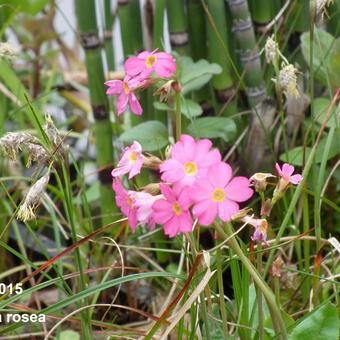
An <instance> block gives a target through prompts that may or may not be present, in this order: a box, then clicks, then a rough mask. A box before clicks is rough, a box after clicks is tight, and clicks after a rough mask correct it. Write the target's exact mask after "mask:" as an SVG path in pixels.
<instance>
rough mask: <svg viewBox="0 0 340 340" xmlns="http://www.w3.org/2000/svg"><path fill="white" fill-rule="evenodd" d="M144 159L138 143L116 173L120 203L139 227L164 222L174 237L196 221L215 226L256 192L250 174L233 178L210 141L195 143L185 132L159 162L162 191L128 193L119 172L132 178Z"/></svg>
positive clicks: (116, 190) (236, 210)
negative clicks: (216, 222) (249, 177)
mask: <svg viewBox="0 0 340 340" xmlns="http://www.w3.org/2000/svg"><path fill="white" fill-rule="evenodd" d="M154 158H155V157H154ZM143 159H147V157H145V156H143V155H142V149H141V146H140V144H139V143H138V142H134V143H133V144H132V145H131V146H130V147H127V148H126V149H125V150H124V151H123V154H122V157H121V160H120V161H119V163H118V166H117V168H116V169H114V170H113V171H112V176H113V186H112V187H113V190H114V191H115V193H116V203H117V205H118V207H119V208H120V209H121V211H122V213H123V215H125V216H127V217H128V220H129V225H130V227H131V228H132V229H133V230H134V229H135V228H136V226H137V225H148V226H150V227H151V228H153V227H154V226H155V224H156V223H157V224H161V225H163V226H164V232H165V234H166V235H168V236H169V237H174V236H176V235H177V234H179V233H183V232H190V231H192V228H193V224H194V219H197V220H198V223H199V224H201V225H203V226H209V225H211V224H213V223H214V221H215V220H216V218H219V219H220V220H221V221H223V222H227V221H230V220H231V218H232V216H233V215H234V214H236V213H238V212H239V210H240V207H239V204H238V203H241V202H245V201H247V200H248V199H249V198H250V197H251V196H252V195H253V190H252V189H251V188H250V182H249V180H248V178H246V177H233V176H232V169H231V167H230V165H229V164H227V163H225V162H223V161H222V160H221V154H220V152H219V151H218V150H217V149H214V148H212V142H211V141H210V140H208V139H201V140H197V141H196V140H194V138H192V137H191V136H189V135H182V136H181V138H180V140H179V141H178V142H177V143H176V144H174V145H173V146H172V148H171V151H170V153H169V158H168V159H166V160H165V161H164V162H159V164H158V169H159V172H160V174H161V180H162V182H161V183H160V184H159V185H158V188H159V191H160V195H156V196H153V195H151V194H150V193H148V192H146V191H142V192H136V191H131V190H130V191H128V190H125V188H124V187H123V185H122V181H121V179H120V177H121V176H123V175H125V174H128V176H129V178H132V177H134V176H135V175H136V174H137V173H139V172H140V170H141V167H142V166H143V164H144V166H146V165H147V164H148V162H145V161H143Z"/></svg>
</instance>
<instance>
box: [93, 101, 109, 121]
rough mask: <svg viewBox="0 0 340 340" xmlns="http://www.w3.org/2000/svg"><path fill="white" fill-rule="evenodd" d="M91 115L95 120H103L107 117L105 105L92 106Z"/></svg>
mask: <svg viewBox="0 0 340 340" xmlns="http://www.w3.org/2000/svg"><path fill="white" fill-rule="evenodd" d="M93 116H94V118H95V119H96V120H104V119H107V118H108V112H107V110H106V107H105V105H97V106H93Z"/></svg>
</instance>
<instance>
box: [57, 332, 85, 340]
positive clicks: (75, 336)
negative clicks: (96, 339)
mask: <svg viewBox="0 0 340 340" xmlns="http://www.w3.org/2000/svg"><path fill="white" fill-rule="evenodd" d="M79 339H80V335H79V333H77V332H75V331H72V330H66V331H62V332H61V333H60V334H59V340H79Z"/></svg>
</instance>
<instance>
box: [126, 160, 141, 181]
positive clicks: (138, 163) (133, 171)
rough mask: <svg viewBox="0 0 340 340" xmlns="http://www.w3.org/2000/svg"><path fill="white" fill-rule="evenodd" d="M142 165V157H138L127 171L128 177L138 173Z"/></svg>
mask: <svg viewBox="0 0 340 340" xmlns="http://www.w3.org/2000/svg"><path fill="white" fill-rule="evenodd" d="M142 166H143V159H138V160H137V161H136V163H134V164H133V166H132V169H131V171H130V173H129V179H131V178H133V177H135V176H136V175H138V174H139V173H140V171H141V169H142Z"/></svg>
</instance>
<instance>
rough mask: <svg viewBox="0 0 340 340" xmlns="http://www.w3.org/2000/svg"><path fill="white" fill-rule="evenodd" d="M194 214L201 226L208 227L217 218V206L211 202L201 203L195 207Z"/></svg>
mask: <svg viewBox="0 0 340 340" xmlns="http://www.w3.org/2000/svg"><path fill="white" fill-rule="evenodd" d="M192 212H193V214H194V216H195V217H197V218H198V222H199V223H200V224H201V225H205V226H208V225H210V224H212V223H213V221H214V219H215V218H216V216H217V204H216V203H214V202H213V201H211V200H205V201H201V202H199V203H197V204H195V205H194V207H193V209H192Z"/></svg>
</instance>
